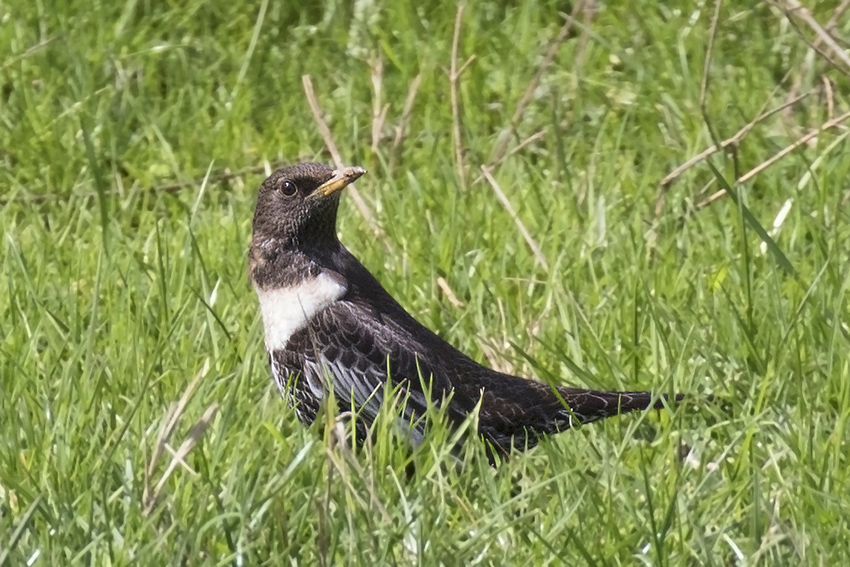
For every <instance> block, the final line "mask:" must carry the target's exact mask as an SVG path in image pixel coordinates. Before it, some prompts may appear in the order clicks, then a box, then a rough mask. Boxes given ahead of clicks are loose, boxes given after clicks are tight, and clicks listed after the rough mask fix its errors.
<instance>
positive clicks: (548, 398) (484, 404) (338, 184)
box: [249, 163, 663, 454]
mask: <svg viewBox="0 0 850 567" xmlns="http://www.w3.org/2000/svg"><path fill="white" fill-rule="evenodd" d="M364 173H365V171H364V170H363V169H361V168H359V167H351V168H346V169H340V170H334V169H332V168H330V167H328V166H325V165H321V164H315V163H305V164H299V165H295V166H292V167H285V168H283V169H280V170H278V171H276V172H275V173H273V174H272V175H271V176H270V177H269V178H268V179H266V180H265V182H263V185H262V187H261V188H260V192H259V196H258V199H257V209H256V212H255V213H254V236H253V239H252V241H251V250H250V252H249V263H250V272H251V280H252V281H253V284H254V288H255V289H256V291H257V295H258V297H259V301H260V310H261V312H262V316H263V325H264V327H265V338H266V351H267V352H268V358H269V363H270V365H271V370H272V375H273V376H274V380H275V382H276V383H277V385H278V387H279V388H280V389H281V391H282V392H283V394H284V395H285V397H286V399H287V400H288V402H289V404H290V405H291V406H292V407H293V408H294V409H295V411H296V413H297V414H298V417H299V418H300V419H301V421H303V422H304V423H306V424H310V423H312V422H313V420H314V419H315V418H316V414H317V412H318V410H319V407H320V404H321V402H322V399H323V398H324V396H325V394H326V392H327V391H328V387H329V386H330V387H333V389H334V394H335V397H336V399H337V400H338V404H339V411H340V412H345V411H350V410H352V409H353V410H354V411H355V412H357V415H358V423H361V424H362V423H364V422H365V423H366V424H370V423H371V422H372V421H373V420H374V419H375V417H376V415H377V413H378V409H379V407H380V405H381V403H382V402H383V400H384V388H385V386H386V384H387V377H388V376H389V377H390V379H391V381H392V383H393V384H397V385H400V386H401V387H402V388H403V389H404V390H405V392H406V394H407V395H408V396H409V399H408V400H407V402H406V405H405V409H404V417H405V418H406V419H407V420H410V421H413V420H414V419H415V417H416V416H420V415H422V413H423V412H424V410H425V408H426V405H427V400H426V395H430V396H431V398H432V399H434V400H435V401H437V402H438V403H439V402H440V401H442V400H448V408H447V412H448V415H449V418H450V419H451V420H453V421H455V422H458V423H459V422H461V421H462V420H463V419H464V418H465V417H466V416H467V414H469V413H470V412H472V411H473V410H474V409H475V407H476V405H477V404H478V403H479V401H480V403H481V408H480V413H479V434H480V435H481V436H482V437H483V438H484V439H486V440H487V441H489V442H490V443H491V445H492V448H493V449H494V450H495V451H497V452H499V453H502V454H507V453H508V452H509V451H510V450H511V448H512V447H515V448H517V449H524V448H528V447H532V446H534V445H536V444H537V442H538V440H539V438H540V437H541V436H542V435H545V434H549V433H555V432H558V431H564V430H566V429H569V428H570V427H571V426H572V425H574V424H575V423H576V422H579V423H582V424H584V423H590V422H592V421H596V420H598V419H602V418H605V417H609V416H613V415H617V414H620V413H625V412H629V411H635V410H643V409H648V408H661V407H663V406H662V401H661V399H658V398H655V400H654V401H653V396H652V395H651V394H650V393H649V392H598V391H594V390H584V389H576V388H567V387H563V386H558V387H557V388H555V387H552V386H548V385H546V384H543V383H541V382H537V381H534V380H528V379H525V378H519V377H516V376H511V375H508V374H503V373H501V372H496V371H494V370H491V369H489V368H486V367H484V366H482V365H480V364H478V363H477V362H475V361H474V360H472V359H470V358H469V357H467V356H466V355H464V354H463V353H461V352H460V351H458V350H457V349H455V348H454V347H453V346H451V345H450V344H449V343H447V342H446V341H444V340H443V339H441V338H440V337H438V336H437V335H436V334H434V333H433V332H431V331H430V330H429V329H427V328H426V327H424V326H422V325H421V324H419V323H418V322H417V321H416V319H414V318H413V317H412V316H411V315H410V314H409V313H408V312H407V311H405V310H404V308H403V307H402V306H401V305H399V303H398V302H397V301H396V300H395V299H393V298H392V296H390V294H389V293H387V291H386V290H385V289H384V288H383V287H382V286H381V284H380V283H378V281H377V280H376V279H375V278H374V277H373V276H372V274H370V273H369V271H368V270H367V269H366V268H365V267H363V265H362V264H361V263H360V262H358V261H357V258H355V257H354V256H353V255H352V254H351V253H350V252H349V251H348V250H347V249H346V248H345V247H344V246H343V245H342V244H341V243H340V242H339V240H338V239H337V236H336V216H337V208H338V206H339V199H340V190H341V189H343V188H344V187H345V186H347V185H348V184H350V183H351V182H353V181H354V180H355V179H357V178H358V177H360V176H361V175H363V174H364ZM423 383H424V384H427V387H423ZM429 390H430V392H429ZM426 392H429V393H428V394H426ZM352 405H353V407H352ZM420 427H421V425H415V426H414V427H413V429H412V431H413V435H414V440H418V439H421V435H422V432H421V429H419V428H420ZM362 432H363V431H362V430H361V434H362Z"/></svg>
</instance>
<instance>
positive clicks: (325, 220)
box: [252, 163, 366, 249]
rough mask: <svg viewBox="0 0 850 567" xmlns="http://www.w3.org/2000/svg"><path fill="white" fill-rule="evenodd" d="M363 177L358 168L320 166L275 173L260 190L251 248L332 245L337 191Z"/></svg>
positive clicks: (309, 165)
mask: <svg viewBox="0 0 850 567" xmlns="http://www.w3.org/2000/svg"><path fill="white" fill-rule="evenodd" d="M364 173H366V170H364V169H363V168H360V167H346V168H343V169H333V168H331V167H328V166H327V165H322V164H319V163H300V164H298V165H292V166H289V167H284V168H282V169H278V170H277V171H275V172H274V173H272V174H271V175H270V176H269V177H268V179H266V180H265V181H264V182H263V185H262V187H260V192H259V195H258V196H257V209H256V211H255V212H254V238H253V242H252V246H254V247H256V246H263V247H265V246H270V245H271V246H274V247H276V248H284V249H292V248H299V247H305V246H313V247H318V246H322V245H323V244H327V243H333V242H335V241H336V212H337V208H338V207H339V196H340V190H341V189H343V188H344V187H346V186H347V185H349V184H350V183H352V182H353V181H354V180H355V179H357V178H358V177H360V176H361V175H363V174H364Z"/></svg>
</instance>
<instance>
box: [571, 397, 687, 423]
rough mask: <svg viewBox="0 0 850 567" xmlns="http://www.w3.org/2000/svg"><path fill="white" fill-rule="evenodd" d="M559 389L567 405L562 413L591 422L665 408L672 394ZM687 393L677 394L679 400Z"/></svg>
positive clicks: (580, 421)
mask: <svg viewBox="0 0 850 567" xmlns="http://www.w3.org/2000/svg"><path fill="white" fill-rule="evenodd" d="M558 393H559V394H560V395H561V397H563V398H564V402H565V403H566V405H567V407H568V408H569V410H568V409H566V408H564V409H563V410H559V414H560V415H559V417H564V418H565V419H569V422H570V423H574V422H575V421H576V420H577V421H578V422H579V423H582V424H585V423H591V422H594V421H597V420H599V419H604V418H606V417H611V416H615V415H619V414H621V413H628V412H632V411H640V410H645V409H650V408H651V409H663V408H664V403H665V401H667V400H668V396H667V395H666V394H665V395H662V396H660V397H657V398H655V401H654V402H653V397H654V396H653V394H652V393H651V392H599V391H596V390H579V389H576V388H558ZM684 397H685V396H684V394H676V396H675V399H676V401H680V400H682V399H684ZM567 416H568V417H567Z"/></svg>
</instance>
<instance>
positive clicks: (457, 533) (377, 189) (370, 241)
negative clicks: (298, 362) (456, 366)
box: [0, 0, 850, 567]
mask: <svg viewBox="0 0 850 567" xmlns="http://www.w3.org/2000/svg"><path fill="white" fill-rule="evenodd" d="M847 5H848V3H847V2H842V3H839V2H837V1H830V2H824V1H819V0H818V1H812V2H809V3H807V6H808V8H804V9H796V10H793V11H791V10H790V8H793V7H794V6H799V5H798V4H797V2H796V1H794V0H788V1H787V2H785V1H783V0H777V1H776V2H758V1H754V2H743V3H735V2H723V3H719V2H718V3H711V2H696V3H694V2H685V1H682V0H670V1H667V2H643V3H634V2H619V1H616V2H613V1H612V2H592V1H585V2H581V1H577V2H574V3H568V2H563V1H551V0H529V1H527V2H522V3H510V2H499V1H489V0H470V1H469V2H467V3H466V4H464V5H462V6H459V5H458V4H455V3H452V2H445V1H438V2H433V3H426V2H422V3H407V2H389V1H385V0H356V1H354V2H346V1H343V0H323V1H320V2H315V3H312V4H310V3H295V2H270V1H268V0H265V1H261V2H253V3H252V2H246V1H244V0H231V1H230V2H205V1H201V0H187V1H186V2H182V3H167V2H153V1H151V0H128V1H127V2H124V3H120V2H118V3H113V2H97V1H95V2H91V3H80V2H56V3H52V4H49V3H44V2H34V3H29V2H24V1H23V0H11V1H8V2H3V3H0V22H2V25H0V125H2V126H0V228H2V243H0V567H2V566H7V565H9V566H18V565H36V566H38V565H63V566H71V565H98V566H119V565H157V566H161V565H237V566H242V565H246V566H248V565H251V566H253V565H321V566H328V565H384V564H387V565H421V566H432V565H562V564H576V565H595V566H603V565H604V566H607V565H664V566H666V565H671V566H673V565H688V566H691V565H705V566H727V565H728V566H733V565H734V566H738V565H741V566H744V565H746V566H750V565H840V564H843V563H845V562H846V561H847V559H848V557H850V543H848V541H850V539H848V537H847V534H848V530H849V529H850V457H848V455H850V431H848V428H847V421H848V417H850V327H848V319H850V303H848V298H847V292H848V286H850V270H848V266H850V264H849V263H848V262H850V183H848V179H850V151H848V150H850V146H848V140H847V138H848V135H849V134H850V131H848V130H847V127H846V126H845V124H844V122H843V121H844V119H845V118H847V112H848V110H850V108H848V107H850V100H848V99H850V79H849V77H850V58H848V52H847V50H846V46H847V45H848V43H847V41H848V38H850V17H848V16H847V14H846V13H845V10H846V8H847ZM848 123H850V121H848ZM307 160H309V161H321V162H326V163H334V161H335V160H339V161H341V162H342V163H344V164H345V165H360V166H363V167H365V168H366V169H368V170H369V173H368V174H367V175H366V176H364V177H363V178H361V179H360V180H359V181H358V182H357V184H356V189H355V190H354V191H349V192H348V193H347V194H346V195H345V196H344V197H343V202H342V206H341V212H340V222H339V227H338V228H339V232H340V238H341V240H342V241H343V243H344V244H346V245H347V246H348V248H349V249H350V250H352V252H354V254H355V255H356V256H358V258H359V259H360V260H361V261H362V262H363V263H364V264H365V265H366V266H367V267H368V268H369V269H370V270H371V271H372V273H373V274H375V276H376V277H377V278H378V279H379V280H380V281H381V282H382V283H383V284H384V286H385V287H386V288H387V289H388V290H389V291H390V293H392V294H393V295H394V296H395V297H396V298H397V299H398V300H399V301H400V302H401V304H402V305H404V306H405V307H406V308H407V309H408V310H409V311H410V312H411V313H413V314H415V315H416V316H417V317H418V318H419V320H420V321H421V322H422V323H424V324H425V325H427V326H429V327H430V328H432V329H433V330H435V331H436V332H437V333H438V334H440V335H441V336H443V337H444V338H446V339H447V340H449V341H450V342H451V343H453V344H454V345H455V346H457V347H458V348H460V349H461V350H462V351H464V352H466V353H468V354H469V355H470V356H472V357H473V358H475V359H476V360H479V361H482V362H484V363H486V364H488V365H490V366H492V367H494V368H498V369H500V370H505V371H510V372H513V373H516V374H520V375H524V376H529V377H534V378H537V379H540V380H544V381H547V382H549V383H553V384H569V385H572V386H576V387H589V388H597V389H624V390H630V389H632V390H633V389H651V390H654V391H658V392H663V393H673V392H683V393H685V394H688V396H689V397H688V399H687V401H686V402H683V403H679V404H675V405H671V407H670V411H669V412H668V411H663V412H656V411H651V412H646V413H640V414H632V415H629V416H622V417H619V418H613V419H610V420H606V421H604V422H600V423H597V424H593V425H589V426H586V427H581V428H578V429H576V430H572V431H568V432H565V433H562V434H560V435H557V436H555V437H552V438H550V439H548V440H546V441H544V442H543V443H541V445H540V446H539V447H537V448H536V449H533V450H531V451H529V452H528V453H525V454H518V455H515V456H514V457H513V458H512V459H510V460H509V461H507V462H505V463H502V465H501V466H499V467H496V468H493V467H491V466H490V465H489V463H488V461H487V455H486V453H485V451H484V449H483V447H482V446H481V445H480V444H478V443H474V442H472V443H466V444H464V445H463V450H462V451H461V452H460V454H459V456H454V455H453V454H452V447H453V446H454V444H455V441H456V439H457V438H458V436H462V435H464V434H465V432H464V431H460V432H454V431H451V430H449V429H447V428H446V427H445V420H444V419H443V418H442V416H441V415H440V414H439V412H438V411H434V412H433V415H431V416H430V419H431V420H432V423H431V427H430V432H429V435H428V437H427V439H426V441H425V443H423V445H422V446H420V447H419V448H417V449H416V450H415V451H413V452H412V453H411V451H410V450H409V448H408V447H407V445H406V444H405V442H404V440H403V439H400V438H399V436H398V435H396V434H394V432H393V431H392V428H391V427H390V426H389V423H390V422H391V419H390V416H389V415H388V416H387V417H386V419H384V420H382V421H380V422H379V424H378V425H377V426H376V428H375V429H376V431H375V436H374V441H375V442H374V443H372V444H369V445H367V446H365V447H362V448H357V449H354V450H352V449H350V448H347V447H346V446H344V445H340V444H339V443H337V435H336V431H337V429H336V428H335V427H333V426H331V427H324V428H322V427H319V426H316V427H312V428H305V427H303V426H302V425H301V424H300V423H299V422H298V421H297V419H296V416H295V414H294V412H292V411H291V410H289V409H288V408H287V407H286V404H285V403H284V401H283V399H282V398H281V397H280V394H279V392H278V390H277V388H276V387H275V386H274V384H273V383H272V381H271V379H270V373H269V369H268V367H267V362H266V357H265V353H264V349H263V336H262V323H261V321H260V317H259V313H258V309H257V302H256V297H255V294H254V292H253V290H252V289H251V286H250V283H249V280H248V276H247V272H246V263H247V262H246V250H247V246H248V243H249V241H250V235H251V219H252V214H253V207H254V202H255V197H256V191H257V188H258V187H259V184H260V183H261V182H262V180H263V179H264V177H265V176H266V175H267V174H268V173H269V172H270V171H272V170H273V169H274V168H276V167H279V166H280V165H282V164H290V163H294V162H298V161H307ZM711 396H713V398H711ZM467 425H468V426H469V427H474V423H470V424H467Z"/></svg>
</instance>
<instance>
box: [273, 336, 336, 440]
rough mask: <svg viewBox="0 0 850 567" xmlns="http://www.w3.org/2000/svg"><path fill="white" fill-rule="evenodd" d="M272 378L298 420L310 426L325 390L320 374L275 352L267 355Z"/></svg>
mask: <svg viewBox="0 0 850 567" xmlns="http://www.w3.org/2000/svg"><path fill="white" fill-rule="evenodd" d="M269 362H270V364H271V370H272V376H273V378H274V381H275V384H276V385H277V387H278V389H279V390H280V393H281V394H282V395H283V397H284V399H285V400H286V403H287V405H288V406H289V407H290V408H292V409H293V410H295V414H296V415H297V416H298V419H299V420H301V422H303V423H304V424H306V425H310V424H311V423H313V421H314V420H315V419H316V414H317V413H318V412H319V407H320V406H321V404H322V400H323V399H324V398H325V389H324V387H323V386H322V379H321V378H322V377H321V374H319V373H317V372H315V371H314V370H313V369H312V368H311V367H310V365H309V364H307V365H305V364H302V361H299V360H294V359H292V358H291V357H287V356H286V355H285V353H281V351H276V353H270V354H269Z"/></svg>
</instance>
